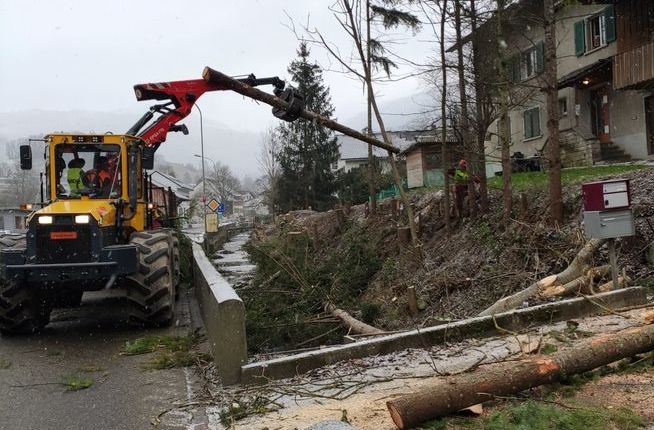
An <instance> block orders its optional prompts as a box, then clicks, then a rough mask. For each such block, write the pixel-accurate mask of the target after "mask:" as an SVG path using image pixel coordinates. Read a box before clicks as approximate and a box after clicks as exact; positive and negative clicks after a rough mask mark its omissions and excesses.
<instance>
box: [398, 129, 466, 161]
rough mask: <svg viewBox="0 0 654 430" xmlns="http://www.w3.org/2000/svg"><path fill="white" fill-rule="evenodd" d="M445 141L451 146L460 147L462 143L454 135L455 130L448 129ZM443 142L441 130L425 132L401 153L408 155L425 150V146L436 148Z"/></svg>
mask: <svg viewBox="0 0 654 430" xmlns="http://www.w3.org/2000/svg"><path fill="white" fill-rule="evenodd" d="M445 141H446V142H447V143H448V144H451V145H458V144H459V143H461V142H460V140H459V138H458V136H457V135H456V134H455V133H454V130H452V129H447V136H446V137H445ZM441 142H442V141H441V131H440V130H433V131H429V132H425V133H423V134H421V135H419V136H417V137H416V140H415V142H414V143H413V144H411V145H409V146H408V147H406V148H404V150H402V152H400V155H406V154H408V153H409V152H412V151H414V150H416V149H418V148H423V147H425V146H434V145H437V144H440V143H441Z"/></svg>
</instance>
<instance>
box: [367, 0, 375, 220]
mask: <svg viewBox="0 0 654 430" xmlns="http://www.w3.org/2000/svg"><path fill="white" fill-rule="evenodd" d="M370 20H371V18H370V0H366V40H367V43H366V61H367V63H368V70H370V68H371V67H372V64H371V52H370V50H371V49H370ZM366 94H367V95H368V103H367V107H368V136H370V137H372V101H371V97H372V95H371V94H370V91H369V90H367V91H366ZM374 162H375V156H374V154H373V152H372V145H371V144H368V193H369V195H370V213H371V214H372V215H373V216H374V215H375V213H377V178H376V177H375V175H376V172H375V163H374Z"/></svg>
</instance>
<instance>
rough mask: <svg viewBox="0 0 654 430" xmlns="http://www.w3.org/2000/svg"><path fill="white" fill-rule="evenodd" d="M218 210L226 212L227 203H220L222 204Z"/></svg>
mask: <svg viewBox="0 0 654 430" xmlns="http://www.w3.org/2000/svg"><path fill="white" fill-rule="evenodd" d="M217 212H220V213H225V203H220V204H219V205H218V210H217Z"/></svg>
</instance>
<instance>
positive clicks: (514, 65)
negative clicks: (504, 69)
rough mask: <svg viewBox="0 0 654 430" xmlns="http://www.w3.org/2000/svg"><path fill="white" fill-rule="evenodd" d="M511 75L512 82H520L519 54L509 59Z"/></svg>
mask: <svg viewBox="0 0 654 430" xmlns="http://www.w3.org/2000/svg"><path fill="white" fill-rule="evenodd" d="M511 75H512V78H513V82H520V81H521V80H522V79H520V54H516V55H514V56H513V57H512V58H511Z"/></svg>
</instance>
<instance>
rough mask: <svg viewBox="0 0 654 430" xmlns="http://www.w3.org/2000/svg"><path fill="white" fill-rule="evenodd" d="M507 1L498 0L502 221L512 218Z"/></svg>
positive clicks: (505, 221)
mask: <svg viewBox="0 0 654 430" xmlns="http://www.w3.org/2000/svg"><path fill="white" fill-rule="evenodd" d="M505 1H506V0H497V49H498V55H497V62H498V67H497V69H498V70H499V72H500V91H499V97H500V112H501V117H500V136H499V139H500V143H501V144H502V194H503V196H502V202H503V210H502V220H503V221H504V223H505V225H506V223H508V222H509V219H510V218H511V204H512V203H511V130H510V128H509V88H508V87H509V74H508V71H507V68H506V62H505V61H504V60H505V58H504V57H505V55H506V54H505V52H504V51H505V48H504V46H505V45H506V42H505V41H504V31H503V14H504V4H505Z"/></svg>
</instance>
